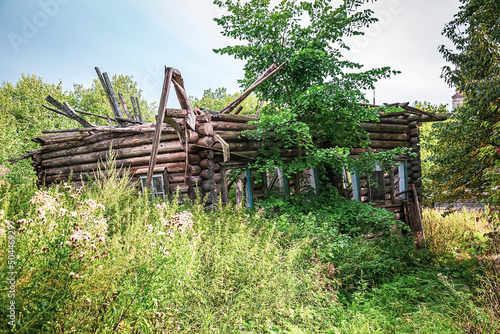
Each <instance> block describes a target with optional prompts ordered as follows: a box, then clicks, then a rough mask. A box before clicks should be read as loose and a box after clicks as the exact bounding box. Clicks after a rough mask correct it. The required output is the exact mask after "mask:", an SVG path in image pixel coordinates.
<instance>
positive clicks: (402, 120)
mask: <svg viewBox="0 0 500 334" xmlns="http://www.w3.org/2000/svg"><path fill="white" fill-rule="evenodd" d="M377 123H381V124H401V125H407V124H408V120H407V119H405V118H396V117H394V118H380V122H377Z"/></svg>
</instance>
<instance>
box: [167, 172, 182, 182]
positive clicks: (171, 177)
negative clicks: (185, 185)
mask: <svg viewBox="0 0 500 334" xmlns="http://www.w3.org/2000/svg"><path fill="white" fill-rule="evenodd" d="M184 179H185V177H184V173H170V174H168V182H170V183H182V182H184Z"/></svg>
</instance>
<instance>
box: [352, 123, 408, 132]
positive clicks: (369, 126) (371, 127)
mask: <svg viewBox="0 0 500 334" xmlns="http://www.w3.org/2000/svg"><path fill="white" fill-rule="evenodd" d="M359 125H361V127H362V128H363V129H365V131H366V132H368V133H407V132H409V131H410V128H409V127H408V126H407V125H401V124H381V123H359Z"/></svg>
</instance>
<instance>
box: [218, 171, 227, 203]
mask: <svg viewBox="0 0 500 334" xmlns="http://www.w3.org/2000/svg"><path fill="white" fill-rule="evenodd" d="M226 171H227V169H226V167H225V166H222V167H221V171H220V174H221V181H222V200H223V202H224V204H228V203H229V185H228V183H227V175H226Z"/></svg>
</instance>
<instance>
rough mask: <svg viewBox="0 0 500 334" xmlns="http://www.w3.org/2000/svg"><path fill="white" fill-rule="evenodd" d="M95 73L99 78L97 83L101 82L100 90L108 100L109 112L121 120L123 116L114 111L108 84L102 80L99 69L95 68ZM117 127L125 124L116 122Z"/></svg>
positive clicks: (114, 107)
mask: <svg viewBox="0 0 500 334" xmlns="http://www.w3.org/2000/svg"><path fill="white" fill-rule="evenodd" d="M95 71H96V73H97V77H98V78H99V81H100V82H101V85H102V88H103V89H104V92H105V93H106V97H107V98H108V102H109V105H110V107H111V111H112V112H113V115H115V117H121V118H123V116H122V115H121V114H120V112H119V110H116V105H115V103H114V101H113V98H112V96H111V92H110V90H109V87H108V84H107V82H106V80H105V79H104V76H103V75H102V74H101V71H100V70H99V67H97V66H96V67H95ZM105 74H106V73H105ZM106 77H107V74H106ZM118 125H120V126H122V127H123V126H126V124H125V123H123V122H121V121H118Z"/></svg>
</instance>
